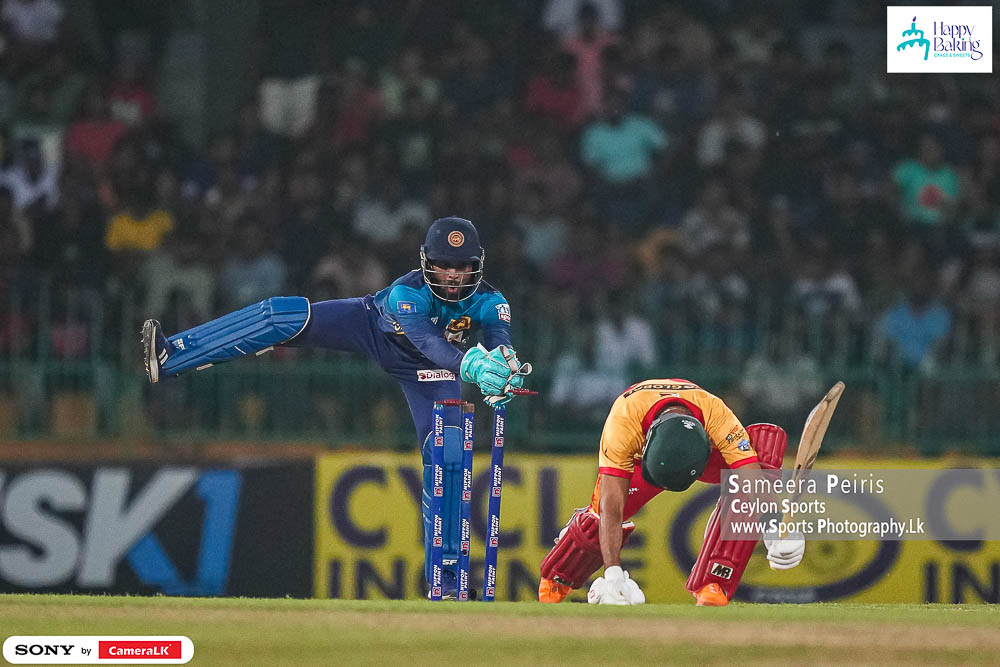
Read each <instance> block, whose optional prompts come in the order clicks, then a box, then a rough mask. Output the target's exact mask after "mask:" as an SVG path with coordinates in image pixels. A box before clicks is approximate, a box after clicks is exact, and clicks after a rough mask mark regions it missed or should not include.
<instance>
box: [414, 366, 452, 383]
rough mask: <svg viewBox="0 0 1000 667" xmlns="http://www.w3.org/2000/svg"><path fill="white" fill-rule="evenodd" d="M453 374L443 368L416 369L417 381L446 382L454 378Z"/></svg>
mask: <svg viewBox="0 0 1000 667" xmlns="http://www.w3.org/2000/svg"><path fill="white" fill-rule="evenodd" d="M454 379H455V374H454V373H452V372H451V371H449V370H445V369H443V368H436V369H434V370H430V371H417V382H446V381H448V380H454Z"/></svg>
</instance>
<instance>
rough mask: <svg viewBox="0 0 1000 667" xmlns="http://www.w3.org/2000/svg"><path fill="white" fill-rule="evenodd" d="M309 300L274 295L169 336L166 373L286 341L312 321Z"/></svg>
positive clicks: (178, 371) (203, 365)
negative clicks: (310, 319)
mask: <svg viewBox="0 0 1000 667" xmlns="http://www.w3.org/2000/svg"><path fill="white" fill-rule="evenodd" d="M309 312H310V311H309V299H307V298H305V297H302V296H274V297H271V298H270V299H264V300H263V301H261V302H260V303H255V304H253V305H252V306H247V307H246V308H243V309H241V310H237V311H236V312H235V313H229V314H228V315H223V316H222V317H220V318H218V319H214V320H212V321H211V322H206V323H205V324H200V325H198V326H196V327H195V328H193V329H188V330H187V331H182V332H181V333H179V334H177V335H175V336H171V337H170V338H169V341H168V342H169V346H168V348H167V353H168V356H167V360H166V362H164V363H163V366H162V368H163V372H165V373H167V374H169V375H177V374H179V373H183V372H184V371H187V370H191V369H192V368H197V369H200V368H205V367H207V366H211V365H212V364H217V363H220V362H223V361H229V360H230V359H235V358H237V357H243V356H246V355H248V354H254V353H256V352H261V351H263V350H267V349H268V348H270V347H272V346H274V345H279V344H281V343H286V342H288V341H290V340H291V339H293V338H295V337H296V336H297V335H299V334H300V333H302V330H303V329H305V328H306V325H307V324H308V323H309Z"/></svg>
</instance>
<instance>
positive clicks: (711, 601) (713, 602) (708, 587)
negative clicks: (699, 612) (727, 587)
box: [694, 584, 729, 607]
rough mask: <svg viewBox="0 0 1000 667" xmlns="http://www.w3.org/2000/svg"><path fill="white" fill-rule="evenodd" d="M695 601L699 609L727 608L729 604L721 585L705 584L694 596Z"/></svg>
mask: <svg viewBox="0 0 1000 667" xmlns="http://www.w3.org/2000/svg"><path fill="white" fill-rule="evenodd" d="M694 599H695V606H697V607H725V606H726V605H727V604H729V598H727V597H726V594H725V593H724V592H723V590H722V587H721V586H719V584H705V585H704V586H702V587H701V590H699V591H698V592H697V593H695V594H694Z"/></svg>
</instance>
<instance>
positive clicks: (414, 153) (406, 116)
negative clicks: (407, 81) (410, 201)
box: [380, 90, 444, 196]
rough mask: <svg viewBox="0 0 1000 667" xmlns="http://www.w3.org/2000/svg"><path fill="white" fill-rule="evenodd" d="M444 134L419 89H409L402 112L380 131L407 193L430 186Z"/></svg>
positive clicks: (416, 193)
mask: <svg viewBox="0 0 1000 667" xmlns="http://www.w3.org/2000/svg"><path fill="white" fill-rule="evenodd" d="M443 134H444V130H443V129H442V127H441V124H440V122H439V119H438V118H437V115H436V114H435V107H433V106H431V104H430V102H428V101H427V99H426V97H425V96H424V95H423V94H421V93H420V92H419V91H416V90H408V91H407V92H406V94H405V101H404V107H403V113H402V115H401V116H399V117H397V118H393V119H391V120H389V121H388V122H387V123H386V124H385V125H384V126H383V127H382V130H381V133H380V136H381V137H382V138H383V139H384V140H385V141H386V142H388V144H389V147H390V149H391V150H392V153H393V161H394V163H395V164H396V165H397V166H398V168H399V170H400V173H401V177H402V179H403V182H404V183H405V185H406V191H407V193H408V194H410V195H412V196H417V195H419V194H422V193H425V192H426V191H427V190H428V188H429V187H430V184H431V182H432V180H433V173H434V167H435V166H436V159H437V154H438V151H439V150H440V145H441V140H442V136H443Z"/></svg>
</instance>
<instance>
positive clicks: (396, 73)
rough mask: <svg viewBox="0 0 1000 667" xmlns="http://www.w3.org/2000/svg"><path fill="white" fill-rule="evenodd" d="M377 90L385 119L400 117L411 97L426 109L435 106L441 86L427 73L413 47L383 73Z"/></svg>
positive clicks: (405, 50) (418, 52) (439, 95)
mask: <svg viewBox="0 0 1000 667" xmlns="http://www.w3.org/2000/svg"><path fill="white" fill-rule="evenodd" d="M379 88H380V93H381V98H382V103H383V105H384V108H385V115H386V116H387V117H388V118H397V117H399V116H401V115H403V113H404V112H405V111H406V108H407V104H408V102H407V100H408V99H409V98H410V96H411V95H415V96H416V97H417V98H419V100H420V101H421V102H422V103H423V104H424V105H426V106H427V107H433V106H434V105H436V104H437V103H438V100H439V98H440V97H441V83H440V82H439V81H438V80H437V79H436V78H434V77H433V76H431V75H430V74H428V73H427V71H426V70H425V68H424V58H423V54H421V52H420V50H419V49H417V48H415V47H409V48H407V49H404V50H403V52H402V53H400V54H399V57H398V58H397V59H396V63H395V65H394V67H393V68H392V69H391V70H389V71H387V72H385V73H383V74H382V77H381V80H380V82H379Z"/></svg>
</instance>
